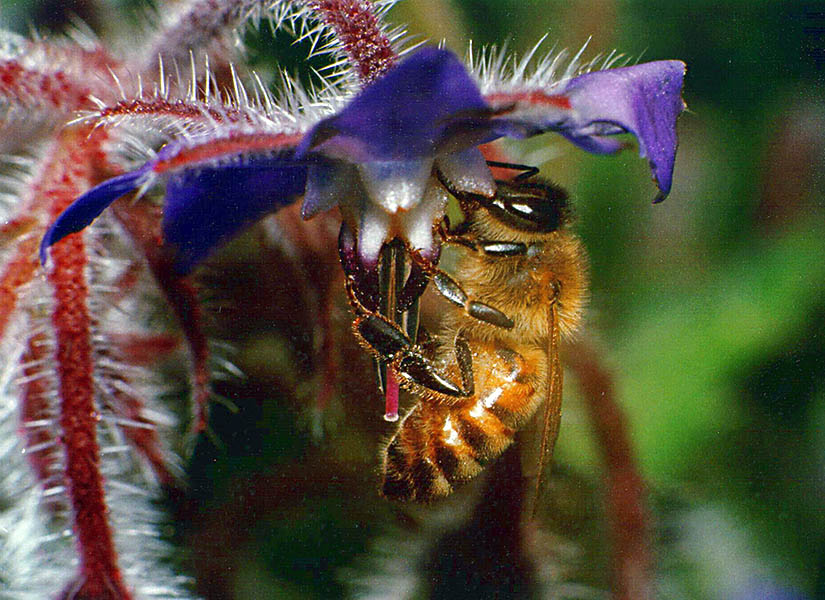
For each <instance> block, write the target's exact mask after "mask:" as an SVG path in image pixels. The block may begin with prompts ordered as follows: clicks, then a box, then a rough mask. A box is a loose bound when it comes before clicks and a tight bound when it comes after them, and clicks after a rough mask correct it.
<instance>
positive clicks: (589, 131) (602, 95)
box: [562, 60, 685, 201]
mask: <svg viewBox="0 0 825 600" xmlns="http://www.w3.org/2000/svg"><path fill="white" fill-rule="evenodd" d="M684 76H685V63H683V62H681V61H678V60H662V61H655V62H649V63H643V64H640V65H634V66H630V67H621V68H618V69H608V70H606V71H595V72H592V73H587V74H585V75H580V76H579V77H576V78H574V79H573V80H571V82H570V83H569V84H568V85H567V87H566V89H565V92H564V93H565V95H567V96H568V97H569V98H570V103H571V105H572V107H573V110H574V112H575V113H576V127H575V128H573V129H571V130H568V131H563V132H562V133H563V134H564V135H565V136H566V137H567V138H568V139H570V140H571V141H573V142H574V143H576V144H578V145H580V146H582V147H584V148H585V149H587V150H589V151H591V152H598V151H599V150H598V146H599V144H603V143H605V142H607V141H608V140H606V138H605V137H604V136H605V135H612V134H614V133H620V132H625V131H626V132H629V133H632V134H633V135H634V136H636V139H637V140H638V142H639V154H640V155H641V156H642V157H646V158H647V159H648V162H649V163H650V169H651V172H652V173H653V178H654V179H655V181H656V183H657V185H658V186H659V195H658V196H657V198H656V201H661V200H664V198H665V196H667V194H668V193H669V192H670V187H671V183H672V181H673V164H674V161H675V159H676V146H677V143H678V140H677V137H676V119H677V117H678V116H679V115H680V114H681V112H682V111H683V110H684V109H685V103H684V101H683V100H682V84H683V80H684ZM617 128H618V129H617ZM605 149H606V150H608V151H610V146H609V145H608V146H605Z"/></svg>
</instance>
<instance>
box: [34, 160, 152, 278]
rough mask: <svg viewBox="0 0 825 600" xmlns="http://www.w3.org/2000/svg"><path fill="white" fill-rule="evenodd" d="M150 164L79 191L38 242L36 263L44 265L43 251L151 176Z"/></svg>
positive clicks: (79, 229) (86, 224)
mask: <svg viewBox="0 0 825 600" xmlns="http://www.w3.org/2000/svg"><path fill="white" fill-rule="evenodd" d="M151 169H152V163H147V164H145V165H144V166H142V167H141V168H139V169H137V170H135V171H131V172H129V173H124V174H123V175H118V176H117V177H113V178H112V179H108V180H106V181H104V182H103V183H101V184H100V185H98V186H95V187H93V188H92V189H90V190H89V191H87V192H86V193H85V194H82V195H81V196H80V197H78V198H77V200H75V201H74V202H72V204H71V205H69V207H68V208H67V209H66V210H65V211H63V213H61V214H60V216H59V217H57V220H55V222H54V223H52V225H51V227H49V229H48V231H46V234H45V235H44V236H43V240H42V241H41V242H40V262H41V263H42V264H46V256H47V251H48V249H49V247H50V246H52V245H54V244H56V243H57V242H59V241H60V240H62V239H63V238H64V237H66V236H67V235H69V234H72V233H76V232H78V231H81V230H82V229H84V228H86V227H87V226H88V225H89V224H91V222H92V221H94V220H95V219H96V218H97V217H99V216H100V214H101V213H102V212H103V211H104V210H105V209H106V208H107V207H108V206H109V205H110V204H111V203H112V202H114V201H115V200H117V199H118V198H120V197H121V196H124V195H125V194H128V193H129V192H131V191H134V190H136V189H137V188H139V187H140V186H141V185H143V184H144V183H145V182H146V181H147V180H148V179H149V178H150V177H151Z"/></svg>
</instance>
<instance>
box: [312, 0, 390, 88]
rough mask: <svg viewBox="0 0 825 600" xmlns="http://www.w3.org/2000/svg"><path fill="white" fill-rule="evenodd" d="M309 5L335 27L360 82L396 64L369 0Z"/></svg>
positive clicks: (320, 0) (324, 1) (330, 0)
mask: <svg viewBox="0 0 825 600" xmlns="http://www.w3.org/2000/svg"><path fill="white" fill-rule="evenodd" d="M310 6H311V7H312V8H313V9H315V10H316V11H317V12H318V13H319V14H320V17H321V20H322V21H323V22H324V23H326V24H327V25H329V26H330V27H332V28H333V29H334V30H335V33H336V34H337V37H338V40H339V41H340V43H341V45H342V46H343V48H344V52H346V54H347V58H348V59H349V60H350V62H351V63H352V64H353V65H354V66H355V68H356V71H357V72H358V77H359V79H360V80H361V82H362V83H363V84H365V85H366V84H368V83H370V82H371V81H373V80H374V79H376V78H377V77H380V76H381V75H383V74H384V72H385V71H386V70H387V69H389V68H390V67H391V66H393V65H394V64H395V61H396V59H397V58H398V57H397V56H396V54H395V51H394V50H393V48H392V43H391V42H390V40H389V38H388V37H387V36H386V34H385V33H384V32H383V31H382V30H381V27H380V20H379V18H378V16H377V15H376V14H375V11H374V8H373V5H372V2H370V0H311V2H310Z"/></svg>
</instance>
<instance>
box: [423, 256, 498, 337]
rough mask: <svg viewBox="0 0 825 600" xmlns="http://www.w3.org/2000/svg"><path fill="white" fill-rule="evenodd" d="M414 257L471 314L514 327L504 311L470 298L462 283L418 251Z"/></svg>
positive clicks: (446, 294)
mask: <svg viewBox="0 0 825 600" xmlns="http://www.w3.org/2000/svg"><path fill="white" fill-rule="evenodd" d="M412 257H413V260H414V261H416V262H419V263H420V264H421V266H422V268H423V269H424V270H425V271H426V272H427V273H428V274H429V275H430V277H431V279H432V282H433V284H435V288H436V289H437V290H438V291H439V293H440V294H441V295H442V296H444V297H445V298H446V299H447V300H449V301H450V302H452V303H453V304H455V305H456V306H460V307H461V308H463V309H464V312H466V313H467V314H468V315H469V316H471V317H473V318H474V319H478V320H479V321H484V322H485V323H489V324H490V325H495V326H496V327H501V328H502V329H512V328H513V325H514V323H513V320H512V319H511V318H510V317H508V316H507V315H505V314H504V313H503V312H501V311H500V310H498V309H497V308H493V307H492V306H490V305H489V304H484V303H483V302H478V301H476V300H472V299H470V297H469V296H468V295H467V292H465V291H464V288H463V287H461V284H460V283H458V282H457V281H456V280H455V279H453V278H452V277H451V276H450V275H448V274H447V273H445V272H444V271H442V270H441V269H439V268H438V267H436V266H435V265H434V264H432V263H431V262H429V261H426V260H424V259H422V258H421V257H420V256H419V255H418V254H417V253H415V252H413V253H412Z"/></svg>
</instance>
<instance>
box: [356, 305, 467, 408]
mask: <svg viewBox="0 0 825 600" xmlns="http://www.w3.org/2000/svg"><path fill="white" fill-rule="evenodd" d="M353 329H354V331H355V334H356V336H357V337H358V338H359V339H360V340H361V341H362V343H363V344H364V345H365V346H366V347H367V349H368V350H370V351H371V352H372V353H374V354H375V355H376V356H378V358H380V359H382V360H385V361H387V362H388V363H389V364H391V365H392V368H393V369H394V370H395V372H396V373H397V374H398V376H399V382H400V383H401V384H402V385H403V386H405V387H409V388H411V389H412V390H413V391H414V392H417V393H420V394H425V395H426V394H435V395H437V396H440V397H443V398H447V399H456V398H468V397H470V396H472V395H473V392H474V384H473V365H472V355H471V353H470V347H469V345H468V344H467V340H466V339H464V337H463V336H462V335H461V334H459V335H457V336H456V339H455V356H456V363H457V365H458V369H459V372H460V374H461V384H460V385H459V384H456V383H455V382H454V381H452V380H451V378H450V377H449V376H447V375H445V374H444V373H443V372H442V371H441V369H439V367H438V366H437V365H436V364H435V363H434V362H433V361H432V360H431V359H430V358H428V357H427V356H425V355H424V354H423V353H422V351H421V348H420V347H419V346H417V345H415V344H414V343H413V342H412V340H410V338H409V337H407V335H406V334H405V333H404V332H403V331H402V330H401V328H400V327H398V325H396V324H395V323H392V322H391V321H389V320H388V319H386V318H384V317H383V316H381V315H380V314H378V313H365V314H362V315H359V316H358V317H357V318H356V319H355V322H354V323H353Z"/></svg>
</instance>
